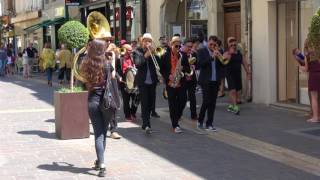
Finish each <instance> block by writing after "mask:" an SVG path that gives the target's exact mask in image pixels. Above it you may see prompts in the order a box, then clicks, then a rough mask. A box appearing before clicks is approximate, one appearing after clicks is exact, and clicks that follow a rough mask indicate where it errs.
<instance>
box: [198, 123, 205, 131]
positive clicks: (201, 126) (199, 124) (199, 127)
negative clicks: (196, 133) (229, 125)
mask: <svg viewBox="0 0 320 180" xmlns="http://www.w3.org/2000/svg"><path fill="white" fill-rule="evenodd" d="M197 128H198V129H200V130H203V129H204V127H203V124H201V123H199V122H198V123H197Z"/></svg>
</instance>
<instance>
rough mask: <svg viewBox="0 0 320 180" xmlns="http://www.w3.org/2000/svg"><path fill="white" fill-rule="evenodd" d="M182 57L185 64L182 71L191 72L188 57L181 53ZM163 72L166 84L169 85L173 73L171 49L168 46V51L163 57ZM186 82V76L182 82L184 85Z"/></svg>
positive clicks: (182, 63) (182, 62)
mask: <svg viewBox="0 0 320 180" xmlns="http://www.w3.org/2000/svg"><path fill="white" fill-rule="evenodd" d="M181 55H182V59H181V65H182V66H183V68H182V72H183V73H190V71H191V70H190V66H189V62H188V57H187V56H186V54H184V53H181ZM160 69H161V74H162V76H163V78H164V81H165V83H166V85H168V82H169V76H170V74H171V49H170V48H168V49H167V50H166V53H165V54H164V55H163V56H162V58H161V68H160ZM184 83H185V77H183V78H182V79H181V84H182V85H183V84H184Z"/></svg>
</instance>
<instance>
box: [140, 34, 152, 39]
mask: <svg viewBox="0 0 320 180" xmlns="http://www.w3.org/2000/svg"><path fill="white" fill-rule="evenodd" d="M144 39H151V41H153V38H152V36H151V34H150V33H144V35H143V36H142V40H144Z"/></svg>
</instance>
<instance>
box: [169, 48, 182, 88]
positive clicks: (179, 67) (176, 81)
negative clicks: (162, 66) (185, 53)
mask: <svg viewBox="0 0 320 180" xmlns="http://www.w3.org/2000/svg"><path fill="white" fill-rule="evenodd" d="M179 55H180V58H179V60H178V62H177V65H176V69H175V71H174V74H173V80H172V83H170V84H169V86H170V87H173V88H176V87H178V85H179V83H180V81H181V79H182V78H183V77H184V73H183V72H182V68H183V67H182V64H181V62H182V54H181V53H180V52H179Z"/></svg>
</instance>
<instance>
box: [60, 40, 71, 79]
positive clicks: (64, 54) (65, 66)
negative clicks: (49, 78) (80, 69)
mask: <svg viewBox="0 0 320 180" xmlns="http://www.w3.org/2000/svg"><path fill="white" fill-rule="evenodd" d="M57 59H58V60H59V75H58V79H59V84H63V83H64V79H65V77H66V79H67V83H68V84H69V82H70V77H71V66H72V59H73V55H72V53H71V51H70V50H69V49H68V48H67V47H66V46H65V44H61V49H60V51H59V52H58V53H57Z"/></svg>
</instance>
